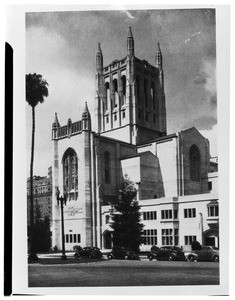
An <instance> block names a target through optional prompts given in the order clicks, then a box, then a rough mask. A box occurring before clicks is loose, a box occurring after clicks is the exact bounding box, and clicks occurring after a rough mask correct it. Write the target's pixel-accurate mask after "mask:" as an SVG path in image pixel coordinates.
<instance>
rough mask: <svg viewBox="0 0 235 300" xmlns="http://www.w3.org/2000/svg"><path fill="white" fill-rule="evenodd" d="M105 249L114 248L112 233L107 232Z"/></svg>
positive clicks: (105, 233) (105, 234)
mask: <svg viewBox="0 0 235 300" xmlns="http://www.w3.org/2000/svg"><path fill="white" fill-rule="evenodd" d="M103 236H104V249H111V248H112V234H111V232H110V231H108V230H107V231H105V232H104V234H103Z"/></svg>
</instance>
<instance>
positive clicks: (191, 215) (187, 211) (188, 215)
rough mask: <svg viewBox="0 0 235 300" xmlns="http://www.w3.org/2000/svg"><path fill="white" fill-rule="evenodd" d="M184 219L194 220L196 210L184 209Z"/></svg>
mask: <svg viewBox="0 0 235 300" xmlns="http://www.w3.org/2000/svg"><path fill="white" fill-rule="evenodd" d="M184 218H196V208H186V209H184Z"/></svg>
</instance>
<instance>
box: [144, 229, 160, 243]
mask: <svg viewBox="0 0 235 300" xmlns="http://www.w3.org/2000/svg"><path fill="white" fill-rule="evenodd" d="M143 237H144V245H157V229H146V230H144V236H143Z"/></svg>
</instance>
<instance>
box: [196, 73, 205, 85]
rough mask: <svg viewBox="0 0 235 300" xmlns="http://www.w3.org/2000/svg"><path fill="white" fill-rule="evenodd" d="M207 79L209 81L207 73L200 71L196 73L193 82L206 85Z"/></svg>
mask: <svg viewBox="0 0 235 300" xmlns="http://www.w3.org/2000/svg"><path fill="white" fill-rule="evenodd" d="M206 81H207V75H206V74H205V73H199V74H197V75H196V77H195V79H194V81H193V82H194V83H195V84H199V85H204V84H206Z"/></svg>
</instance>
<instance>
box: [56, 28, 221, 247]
mask: <svg viewBox="0 0 235 300" xmlns="http://www.w3.org/2000/svg"><path fill="white" fill-rule="evenodd" d="M96 70H97V73H96V98H95V101H94V105H95V112H96V115H95V120H91V116H90V113H89V110H88V107H87V104H85V108H84V111H83V113H82V119H81V120H80V121H76V122H72V120H71V119H68V122H67V124H66V125H63V126H60V123H59V120H58V116H57V114H55V120H54V122H53V125H52V143H53V157H54V159H53V164H52V172H53V176H52V177H53V195H52V238H53V240H52V246H57V247H58V248H61V216H60V208H59V206H58V203H57V200H56V194H55V190H56V188H57V187H58V188H59V189H60V191H61V193H66V194H67V196H68V201H67V205H66V206H65V208H64V218H65V222H64V224H65V243H66V244H65V247H66V249H67V250H70V249H72V248H73V246H74V245H76V244H79V245H81V246H89V245H94V246H98V247H100V248H102V249H110V248H111V247H112V229H111V228H110V220H111V216H112V214H113V213H115V212H114V211H113V204H114V203H115V202H116V201H117V195H118V188H119V184H120V182H121V180H122V178H123V176H124V175H126V174H127V175H128V176H129V178H130V179H131V180H132V181H133V182H134V183H135V184H136V188H137V189H138V195H137V198H138V199H137V200H138V201H139V203H140V205H141V213H142V221H143V224H144V225H145V227H144V234H145V238H146V239H145V240H146V243H145V244H143V245H142V246H141V249H149V248H150V247H151V245H153V244H157V245H159V246H160V245H178V246H182V247H183V248H188V247H190V244H191V242H192V241H193V240H195V239H197V240H198V241H199V242H202V243H203V244H214V245H218V243H219V209H218V194H217V183H216V180H217V173H216V170H217V169H216V166H215V165H213V163H211V162H210V148H209V141H208V140H207V139H206V138H204V137H203V136H202V135H201V134H200V133H199V131H198V130H197V129H196V128H194V127H192V128H189V129H187V130H184V131H180V132H176V133H173V134H167V128H166V107H165V92H164V73H163V58H162V53H161V49H160V45H159V44H158V46H157V49H156V55H155V65H154V66H153V65H151V64H150V63H148V62H147V61H146V60H140V59H138V58H137V57H136V56H135V51H134V38H133V35H132V32H131V29H129V32H128V36H127V53H126V56H125V57H124V58H122V59H119V60H115V61H113V62H111V63H110V64H109V65H107V66H103V53H102V50H101V47H100V45H99V46H98V52H97V54H96ZM92 122H94V124H95V128H94V131H93V129H92ZM212 171H213V175H212V173H211V172H212Z"/></svg>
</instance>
